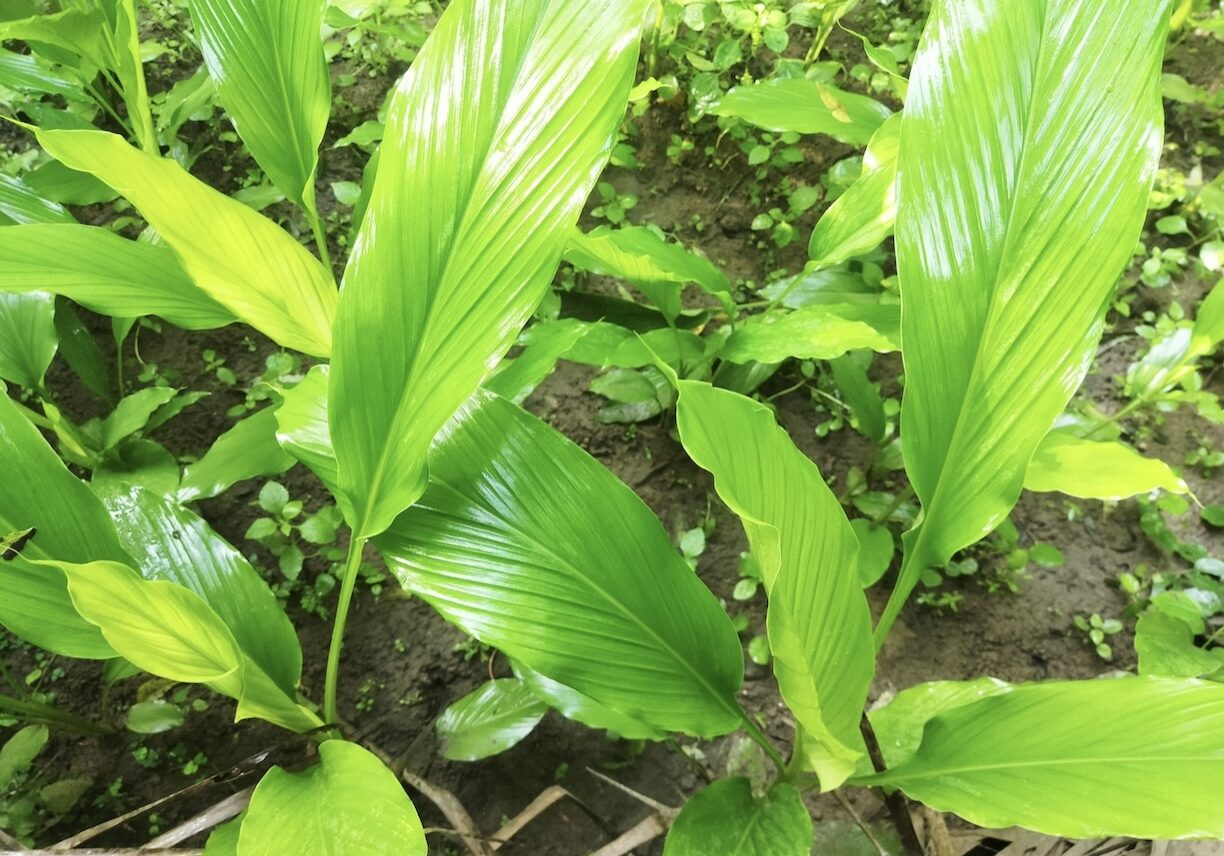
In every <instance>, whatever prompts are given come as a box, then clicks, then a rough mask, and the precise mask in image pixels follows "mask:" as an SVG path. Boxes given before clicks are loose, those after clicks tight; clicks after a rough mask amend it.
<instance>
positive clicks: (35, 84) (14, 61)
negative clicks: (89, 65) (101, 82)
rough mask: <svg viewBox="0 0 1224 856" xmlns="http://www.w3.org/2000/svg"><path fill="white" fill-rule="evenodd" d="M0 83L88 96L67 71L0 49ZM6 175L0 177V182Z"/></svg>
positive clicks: (45, 92) (26, 90)
mask: <svg viewBox="0 0 1224 856" xmlns="http://www.w3.org/2000/svg"><path fill="white" fill-rule="evenodd" d="M0 86H3V87H4V88H5V89H11V90H13V91H14V92H21V93H24V94H37V95H60V96H63V97H64V98H67V99H69V100H71V101H81V102H85V101H87V100H88V97H87V96H86V95H85V94H84V93H83V92H82V89H81V85H80V83H79V82H78V81H76V80H75V79H73V78H72V76H71V75H68V74H65V73H63V72H60V71H57V70H55V69H54V68H52V66H51V64H50V63H47V62H45V61H43V60H42V59H41V58H40V57H38V56H36V55H35V54H19V53H13V52H12V51H7V50H0ZM7 178H8V176H5V177H4V178H0V185H3V184H4V179H7ZM0 192H2V191H0ZM69 219H71V218H69Z"/></svg>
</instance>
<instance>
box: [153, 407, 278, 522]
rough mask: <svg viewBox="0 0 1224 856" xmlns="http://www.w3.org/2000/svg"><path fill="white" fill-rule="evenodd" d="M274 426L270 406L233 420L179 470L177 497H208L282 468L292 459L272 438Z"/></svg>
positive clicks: (273, 414) (184, 498)
mask: <svg viewBox="0 0 1224 856" xmlns="http://www.w3.org/2000/svg"><path fill="white" fill-rule="evenodd" d="M276 430H277V416H276V409H275V408H271V407H269V408H265V409H263V410H261V411H259V412H258V413H256V414H254V415H253V416H248V417H247V418H246V419H243V420H241V421H240V422H238V423H237V424H235V425H234V427H232V428H230V429H229V430H228V431H226V432H225V433H224V434H222V435H221V436H220V437H218V438H217V440H216V442H214V443H213V444H212V446H211V447H210V448H209V450H208V451H207V452H205V453H204V456H203V457H202V458H200V460H198V461H196V462H195V463H194V464H191V465H190V466H188V467H187V469H186V470H184V471H183V481H182V484H181V485H180V486H179V490H178V496H177V498H178V501H179V502H194V501H195V500H199V499H209V498H211V497H214V496H218V495H219V494H221V493H223V492H225V491H226V490H228V489H229V488H230V487H231V486H232V485H234V484H236V483H238V482H240V481H245V480H246V479H252V478H256V477H257V476H275V475H280V474H281V473H283V472H286V471H287V470H288V469H289V468H290V467H292V466H293V465H294V463H295V461H296V459H295V458H294V457H293V456H292V455H290V454H289V453H288V452H286V451H285V450H284V449H282V448H281V445H280V443H278V442H277V441H276Z"/></svg>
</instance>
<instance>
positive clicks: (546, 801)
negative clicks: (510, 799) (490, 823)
mask: <svg viewBox="0 0 1224 856" xmlns="http://www.w3.org/2000/svg"><path fill="white" fill-rule="evenodd" d="M568 796H570V792H569V791H567V790H566V789H565V788H563V787H561V786H560V785H553V786H552V787H551V788H548V789H547V790H545V791H544V792H543V793H542V794H540V795H539V796H538V797H536V798H535V799H533V800H532V801H531V803H530V804H529V805H528V806H527V808H525V809H523V810H522V811H520V812H519V813H518V814H516V815H515V816H514V817H513V818H511V820H510V821H509V822H508V823H506V825H505V826H503V827H502V828H501V829H499V830H497V832H496V833H494V834H493V842H492V843H491V844H490V845H489V849H490V850H499V849H501V846H502V845H503V844H505V843H506V842H507V841H509V840H510V839H511V838H513V837H514V836H515V835H517V834H518V833H519V832H521V831H522V829H523V827H525V826H526V825H527V824H529V823H531V822H532V821H533V820H535V819H536V818H537V817H539V816H540V815H541V814H543V813H544V812H545V811H547V810H548V809H549V808H550V807H551V806H552V805H553V804H554V803H556V802H557V801H558V800H562V799H564V798H565V797H568Z"/></svg>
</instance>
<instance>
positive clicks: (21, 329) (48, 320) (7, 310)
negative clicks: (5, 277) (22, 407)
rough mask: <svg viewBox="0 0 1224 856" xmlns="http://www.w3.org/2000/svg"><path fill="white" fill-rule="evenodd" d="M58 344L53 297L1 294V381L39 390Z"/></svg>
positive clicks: (48, 295)
mask: <svg viewBox="0 0 1224 856" xmlns="http://www.w3.org/2000/svg"><path fill="white" fill-rule="evenodd" d="M3 228H13V227H3ZM58 341H59V340H58V338H57V337H56V335H55V297H54V296H53V295H50V294H47V293H46V292H34V293H32V294H3V293H0V379H3V380H7V381H10V382H12V383H15V384H17V385H18V386H21V387H25V388H26V389H38V388H39V387H41V386H42V382H43V376H44V375H46V373H47V367H48V366H50V365H51V361H52V360H53V359H55V351H56V348H57V347H58Z"/></svg>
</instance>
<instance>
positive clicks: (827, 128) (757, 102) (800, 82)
mask: <svg viewBox="0 0 1224 856" xmlns="http://www.w3.org/2000/svg"><path fill="white" fill-rule="evenodd" d="M710 112H711V113H713V114H714V115H715V116H735V117H736V118H738V119H742V120H743V121H745V122H747V123H748V124H750V125H756V126H757V127H758V128H764V129H765V130H767V131H779V132H781V131H794V132H796V133H799V134H826V135H828V136H830V137H832V138H833V139H835V140H839V141H840V142H843V143H849V144H850V145H853V146H863V145H866V144H867V142H868V141H869V140H870V139H871V135H872V134H874V133H875V132H876V129H878V128H879V127H880V125H882V124H883V123H884V120H885V119H887V118H888V117H889V116H891V115H892V111H891V110H889V109H888V108H887V107H885V106H884V105H883V104H881V103H880V102H879V101H876V100H875V99H873V98H868V97H867V96H866V95H859V94H857V93H854V92H844V91H842V90H841V89H838V88H836V87H834V86H829V85H828V84H827V83H819V82H817V81H815V80H804V79H793V78H792V79H781V78H775V79H773V80H767V81H765V82H764V83H757V84H753V85H750V86H736V87H735V88H734V89H732V90H731V91H730V92H728V93H727V94H726V95H724V96H723V97H722V98H721V99H719V101H718V103H717V104H716V105H715V106H714V108H713V109H712V110H710Z"/></svg>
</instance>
